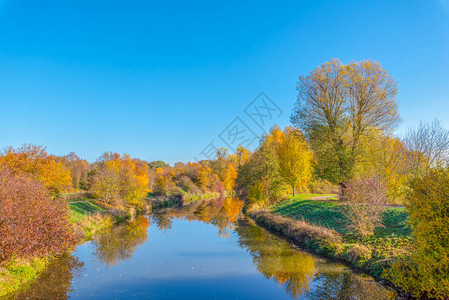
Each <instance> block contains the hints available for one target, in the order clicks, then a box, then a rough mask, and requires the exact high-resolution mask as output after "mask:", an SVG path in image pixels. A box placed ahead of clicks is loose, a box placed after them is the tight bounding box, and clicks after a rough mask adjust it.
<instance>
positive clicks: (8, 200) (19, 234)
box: [0, 168, 76, 262]
mask: <svg viewBox="0 0 449 300" xmlns="http://www.w3.org/2000/svg"><path fill="white" fill-rule="evenodd" d="M75 242H76V241H75V239H74V238H73V236H72V230H71V226H70V223H69V220H68V207H67V204H65V203H64V202H62V201H60V200H52V199H51V198H50V194H49V192H48V190H47V189H46V188H45V187H44V185H43V184H42V183H40V182H38V181H35V180H32V179H30V178H27V177H26V176H25V175H18V174H14V175H13V173H12V172H11V171H10V170H7V169H1V168H0V262H3V261H7V260H9V259H10V258H11V257H13V256H17V257H24V258H27V257H33V256H43V255H48V254H61V253H64V252H67V251H68V250H70V248H71V247H72V246H73V245H74V244H75Z"/></svg>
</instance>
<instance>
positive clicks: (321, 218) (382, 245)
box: [270, 194, 412, 275]
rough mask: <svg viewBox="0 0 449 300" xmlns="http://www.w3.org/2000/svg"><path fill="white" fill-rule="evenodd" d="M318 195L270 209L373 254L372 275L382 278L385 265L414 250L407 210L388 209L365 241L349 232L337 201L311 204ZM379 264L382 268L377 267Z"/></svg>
mask: <svg viewBox="0 0 449 300" xmlns="http://www.w3.org/2000/svg"><path fill="white" fill-rule="evenodd" d="M316 196H317V195H310V194H307V195H298V196H296V197H291V198H289V199H286V200H284V201H281V202H279V203H277V204H275V205H273V206H271V207H270V210H271V212H273V213H275V214H279V215H282V216H284V217H288V218H292V219H296V220H303V221H305V222H307V223H309V224H311V225H315V226H323V227H326V228H329V229H334V230H336V231H337V232H339V233H340V234H342V238H343V242H344V243H345V244H347V245H363V246H366V247H368V248H369V249H370V251H371V253H372V258H371V260H370V262H371V267H370V268H371V270H370V271H371V272H372V273H373V274H375V275H379V274H380V273H381V272H382V268H383V266H382V263H383V262H384V261H388V260H390V259H394V258H395V257H398V256H400V255H402V254H407V253H409V251H410V250H411V245H412V243H411V241H412V237H411V233H412V232H411V228H410V227H409V225H408V224H407V219H408V214H407V211H406V209H405V208H402V207H389V208H387V209H386V211H385V212H384V213H383V216H382V223H383V226H379V227H377V228H376V229H375V230H374V234H373V235H372V236H369V237H362V236H360V235H359V234H357V233H355V232H353V231H352V230H351V229H349V228H348V225H350V222H349V220H348V219H347V218H346V216H345V215H344V214H343V208H344V204H340V203H339V202H338V201H317V200H310V199H311V198H313V197H316ZM378 263H379V265H377V264H378Z"/></svg>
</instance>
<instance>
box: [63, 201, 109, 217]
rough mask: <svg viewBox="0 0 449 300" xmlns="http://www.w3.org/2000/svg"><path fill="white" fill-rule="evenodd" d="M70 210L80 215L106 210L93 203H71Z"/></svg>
mask: <svg viewBox="0 0 449 300" xmlns="http://www.w3.org/2000/svg"><path fill="white" fill-rule="evenodd" d="M70 209H71V210H73V211H74V212H76V213H78V214H80V215H87V214H94V213H96V212H99V211H103V210H104V209H103V208H102V207H100V206H99V205H97V204H95V203H93V202H78V203H70Z"/></svg>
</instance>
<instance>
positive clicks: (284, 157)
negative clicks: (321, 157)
mask: <svg viewBox="0 0 449 300" xmlns="http://www.w3.org/2000/svg"><path fill="white" fill-rule="evenodd" d="M276 154H277V158H278V160H279V174H280V175H281V177H282V179H283V180H284V181H285V182H286V183H288V184H289V185H290V186H291V187H292V190H293V196H295V192H296V190H295V189H296V187H303V186H305V185H306V184H307V182H308V181H309V180H310V178H311V176H312V173H311V162H312V153H311V152H310V150H309V146H308V144H307V142H306V140H305V138H304V136H303V134H302V133H301V132H300V131H299V130H298V129H295V128H293V127H290V126H289V127H286V128H285V130H284V132H283V134H279V135H278V137H277V143H276Z"/></svg>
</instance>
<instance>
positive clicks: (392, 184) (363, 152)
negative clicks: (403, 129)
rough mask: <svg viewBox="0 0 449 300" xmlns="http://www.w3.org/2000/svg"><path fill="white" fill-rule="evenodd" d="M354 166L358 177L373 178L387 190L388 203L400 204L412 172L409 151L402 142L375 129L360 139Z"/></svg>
mask: <svg viewBox="0 0 449 300" xmlns="http://www.w3.org/2000/svg"><path fill="white" fill-rule="evenodd" d="M359 151H360V152H359V153H360V158H359V160H358V164H357V165H356V167H355V170H356V171H355V173H356V174H357V175H358V178H369V177H373V176H375V177H377V178H379V179H381V180H383V181H384V182H385V184H386V188H387V199H388V202H390V203H395V204H401V203H402V201H403V200H404V197H405V194H406V192H407V190H408V183H409V180H410V178H411V173H412V169H413V167H412V163H411V160H410V157H411V154H412V153H411V152H410V151H408V150H407V148H406V146H405V145H404V144H403V143H402V141H401V140H400V139H399V138H397V137H393V136H390V135H387V134H384V133H382V132H380V131H378V130H372V131H371V133H369V134H367V136H365V137H363V139H362V141H361V146H360V150H359Z"/></svg>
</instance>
